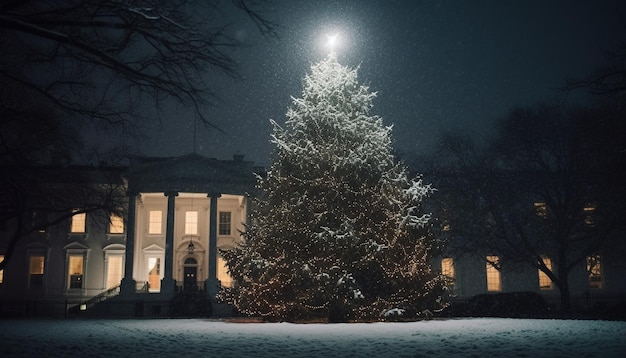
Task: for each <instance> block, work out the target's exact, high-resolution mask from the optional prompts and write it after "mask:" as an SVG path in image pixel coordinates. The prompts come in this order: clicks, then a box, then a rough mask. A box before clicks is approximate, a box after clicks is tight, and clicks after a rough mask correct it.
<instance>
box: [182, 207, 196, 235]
mask: <svg viewBox="0 0 626 358" xmlns="http://www.w3.org/2000/svg"><path fill="white" fill-rule="evenodd" d="M185 234H186V235H197V234H198V212H197V211H187V212H186V213H185Z"/></svg>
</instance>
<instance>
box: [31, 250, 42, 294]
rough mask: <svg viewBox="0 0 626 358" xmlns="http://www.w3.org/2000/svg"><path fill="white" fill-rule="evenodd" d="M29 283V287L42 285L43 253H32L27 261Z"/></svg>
mask: <svg viewBox="0 0 626 358" xmlns="http://www.w3.org/2000/svg"><path fill="white" fill-rule="evenodd" d="M28 267H29V269H28V273H29V276H30V277H29V284H30V287H33V288H35V287H43V274H44V257H43V255H33V256H31V257H30V261H29V266H28Z"/></svg>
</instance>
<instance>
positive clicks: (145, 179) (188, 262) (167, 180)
mask: <svg viewBox="0 0 626 358" xmlns="http://www.w3.org/2000/svg"><path fill="white" fill-rule="evenodd" d="M253 170H254V168H253V167H252V162H247V161H244V160H243V158H242V157H241V156H235V158H234V160H232V161H223V160H216V159H210V158H205V157H203V156H200V155H198V154H195V153H194V154H189V155H186V156H182V157H177V158H134V159H133V161H131V167H130V170H129V175H128V178H127V180H128V188H129V209H128V224H127V225H128V230H127V236H126V255H125V266H124V278H123V279H122V285H121V294H123V295H128V294H136V293H159V294H160V295H163V296H171V295H173V294H174V293H175V292H179V291H196V290H204V291H205V292H207V293H208V294H209V295H210V297H215V294H216V293H217V291H218V290H219V287H220V286H221V285H230V284H231V282H230V277H229V276H228V274H227V272H226V271H225V268H224V266H223V264H222V260H221V258H220V256H219V252H218V249H229V248H233V247H234V246H235V245H237V243H238V242H239V241H240V240H241V237H240V232H241V231H242V230H243V225H244V223H245V222H246V221H247V218H248V213H249V206H250V195H251V194H252V193H250V190H251V188H254V183H255V178H254V174H253Z"/></svg>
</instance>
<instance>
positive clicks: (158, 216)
mask: <svg viewBox="0 0 626 358" xmlns="http://www.w3.org/2000/svg"><path fill="white" fill-rule="evenodd" d="M148 220H149V223H148V234H160V233H161V232H162V231H161V230H162V228H163V212H162V211H161V210H151V211H150V216H149V219H148Z"/></svg>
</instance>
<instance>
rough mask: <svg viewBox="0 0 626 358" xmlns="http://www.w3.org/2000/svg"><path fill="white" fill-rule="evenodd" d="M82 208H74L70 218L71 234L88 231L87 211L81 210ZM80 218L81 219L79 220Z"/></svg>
mask: <svg viewBox="0 0 626 358" xmlns="http://www.w3.org/2000/svg"><path fill="white" fill-rule="evenodd" d="M79 211H80V209H74V210H73V211H72V217H71V218H70V233H71V234H77V235H80V234H86V233H87V213H85V212H81V213H77V212H79ZM79 219H80V220H79Z"/></svg>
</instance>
